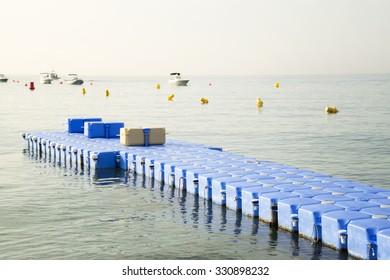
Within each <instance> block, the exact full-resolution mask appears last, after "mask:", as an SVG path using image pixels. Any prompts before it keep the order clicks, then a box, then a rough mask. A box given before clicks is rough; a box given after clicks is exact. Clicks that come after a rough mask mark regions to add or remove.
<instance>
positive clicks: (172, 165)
mask: <svg viewBox="0 0 390 280" xmlns="http://www.w3.org/2000/svg"><path fill="white" fill-rule="evenodd" d="M178 166H184V167H192V166H194V165H192V164H189V163H188V162H182V161H171V162H166V163H165V165H164V182H165V184H167V185H168V186H171V187H173V186H175V180H176V178H175V169H176V168H177V167H178Z"/></svg>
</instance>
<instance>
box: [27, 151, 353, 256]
mask: <svg viewBox="0 0 390 280" xmlns="http://www.w3.org/2000/svg"><path fill="white" fill-rule="evenodd" d="M25 154H26V156H27V158H28V159H31V161H36V162H37V163H36V165H38V167H39V168H46V171H48V172H51V173H54V174H56V173H60V174H62V175H64V176H65V177H68V178H67V179H66V180H67V182H66V183H67V184H70V183H71V182H72V181H75V180H76V182H78V183H77V184H78V187H79V188H84V187H85V186H89V188H90V189H89V191H90V194H89V195H91V196H93V197H95V199H98V200H101V199H103V196H106V195H107V193H108V190H110V193H112V192H118V195H119V198H118V196H114V197H115V199H120V200H123V202H121V203H119V201H115V199H113V200H112V201H110V200H108V204H109V205H108V206H105V207H106V209H105V211H106V212H107V213H113V214H110V215H103V217H99V218H98V219H97V222H98V223H99V224H100V226H101V224H103V225H104V226H103V227H106V225H109V226H115V227H118V229H117V232H116V234H117V238H119V239H121V238H123V239H125V240H126V242H127V243H129V244H132V243H133V242H140V241H139V240H138V238H139V237H140V236H141V237H142V238H141V240H142V242H146V243H147V244H143V245H142V246H135V247H136V250H139V252H137V253H134V252H132V253H131V254H130V255H128V254H124V255H123V256H121V257H122V258H128V259H135V258H140V259H167V258H168V259H313V260H317V259H348V258H349V257H348V255H347V254H346V253H344V252H338V251H335V250H333V249H330V248H327V247H325V246H323V245H322V244H321V243H313V244H312V242H311V241H310V240H306V239H303V238H300V237H299V236H298V235H297V234H292V233H289V232H286V231H284V230H280V229H278V228H277V227H275V226H270V225H269V224H266V223H263V222H261V221H259V220H258V219H254V218H250V217H246V216H243V215H242V214H241V213H240V212H236V211H232V210H229V209H227V208H226V207H224V206H220V205H217V204H214V203H212V202H211V201H206V200H203V198H200V197H199V196H195V195H192V194H189V193H186V192H185V191H184V192H183V191H182V190H178V189H177V188H174V187H169V186H168V185H164V184H162V183H161V182H158V181H154V180H153V179H150V178H147V177H144V176H141V175H137V174H134V173H130V172H126V171H124V170H120V169H103V170H95V171H93V172H89V171H88V172H87V171H85V172H84V171H80V170H77V169H71V168H66V167H64V166H61V164H60V163H54V162H52V161H51V159H50V158H48V159H46V158H45V157H42V156H39V155H34V154H31V153H30V152H29V151H25ZM50 170H51V171H50ZM124 190H131V192H130V193H129V192H127V193H124V192H123V191H124ZM75 191H77V189H76V190H75ZM91 192H92V194H91ZM98 192H100V193H98ZM97 193H98V194H97ZM99 196H100V197H99ZM75 203H79V204H80V205H78V206H75V207H76V209H75V210H77V211H84V210H85V202H75ZM122 203H123V206H120V205H121V204H122ZM119 204H120V205H119ZM89 206H90V205H89ZM117 206H118V207H121V211H119V212H117V209H116V207H117ZM134 206H135V207H137V208H133V207H134ZM78 207H79V209H78ZM90 210H91V211H95V210H94V209H90ZM96 215H100V214H99V210H96ZM123 225H126V227H123ZM145 227H148V228H149V227H150V228H149V229H146V228H145ZM134 229H137V230H134ZM139 230H141V231H143V233H140V232H139ZM121 231H122V232H121ZM69 234H72V230H71V231H70V233H69ZM129 236H133V238H130V239H129ZM162 236H163V238H162ZM162 240H163V241H162ZM161 242H166V243H165V244H167V246H165V247H164V246H163V245H161ZM143 246H146V247H147V248H143ZM159 246H160V247H161V246H163V247H164V252H161V251H160V250H158V247H159ZM113 248H115V246H114V247H113ZM89 249H90V248H84V250H87V251H88V250H89ZM153 250H156V252H155V253H153ZM157 251H158V252H157ZM191 251H193V253H190V252H191ZM105 253H106V254H107V256H106V255H102V256H100V257H99V256H98V257H97V258H110V259H115V258H117V257H118V256H116V255H115V254H113V253H110V249H108V250H107V252H105ZM85 257H86V258H90V256H88V255H86V256H85ZM65 258H68V257H67V256H65ZM69 258H71V256H69Z"/></svg>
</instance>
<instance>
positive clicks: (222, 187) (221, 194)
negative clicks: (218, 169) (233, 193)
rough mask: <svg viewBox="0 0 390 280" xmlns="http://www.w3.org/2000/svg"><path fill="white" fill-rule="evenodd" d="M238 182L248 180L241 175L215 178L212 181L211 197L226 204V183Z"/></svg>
mask: <svg viewBox="0 0 390 280" xmlns="http://www.w3.org/2000/svg"><path fill="white" fill-rule="evenodd" d="M238 182H246V180H245V179H243V178H241V177H232V176H225V177H218V178H214V179H213V180H212V182H211V188H212V190H213V191H212V194H211V199H212V200H213V202H214V203H216V204H220V205H226V185H227V184H229V183H238Z"/></svg>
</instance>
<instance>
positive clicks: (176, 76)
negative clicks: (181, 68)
mask: <svg viewBox="0 0 390 280" xmlns="http://www.w3.org/2000/svg"><path fill="white" fill-rule="evenodd" d="M189 81H190V80H184V79H182V78H181V76H180V73H171V78H170V79H169V81H168V83H169V84H171V85H175V86H186V85H187V84H188V82H189Z"/></svg>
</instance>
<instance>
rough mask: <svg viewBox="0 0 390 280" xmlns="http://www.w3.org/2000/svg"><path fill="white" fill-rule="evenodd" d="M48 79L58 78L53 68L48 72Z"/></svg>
mask: <svg viewBox="0 0 390 280" xmlns="http://www.w3.org/2000/svg"><path fill="white" fill-rule="evenodd" d="M50 79H52V80H59V79H60V77H59V76H58V75H57V73H56V72H55V71H54V70H53V71H51V72H50Z"/></svg>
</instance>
